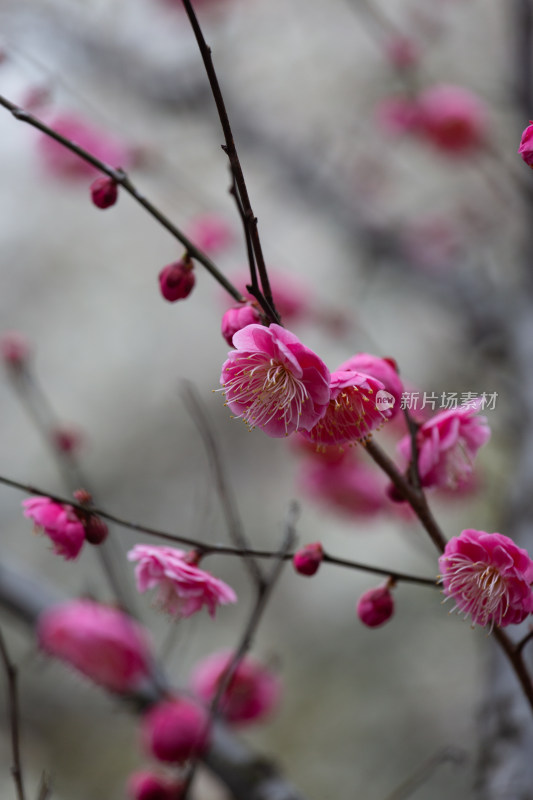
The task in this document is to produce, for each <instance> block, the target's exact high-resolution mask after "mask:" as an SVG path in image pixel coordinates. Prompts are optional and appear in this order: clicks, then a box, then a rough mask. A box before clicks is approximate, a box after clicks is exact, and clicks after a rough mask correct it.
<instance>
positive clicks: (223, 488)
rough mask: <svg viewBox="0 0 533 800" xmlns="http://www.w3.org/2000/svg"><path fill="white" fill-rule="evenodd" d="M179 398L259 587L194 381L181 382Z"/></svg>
mask: <svg viewBox="0 0 533 800" xmlns="http://www.w3.org/2000/svg"><path fill="white" fill-rule="evenodd" d="M182 397H183V399H184V401H185V405H186V406H187V410H188V412H189V414H190V415H191V417H192V419H193V421H194V423H195V425H196V428H197V429H198V433H199V434H200V436H201V438H202V441H203V443H204V447H205V450H206V453H207V458H208V461H209V466H210V468H211V470H212V472H213V478H214V481H215V487H216V490H217V493H218V496H219V498H220V503H221V505H222V510H223V512H224V517H225V518H226V526H227V529H228V535H229V537H230V539H231V540H232V541H233V543H234V544H235V546H236V547H238V548H239V549H240V550H241V551H242V552H243V554H244V555H243V558H244V563H245V565H246V567H247V569H248V572H249V573H250V575H251V578H252V580H253V582H254V583H255V585H256V586H257V588H258V589H259V590H261V588H262V587H263V586H264V583H265V577H264V575H263V572H262V570H261V568H260V566H259V564H257V562H256V561H255V559H254V558H253V556H251V555H250V554H249V552H248V551H249V550H250V549H251V548H250V543H249V542H248V540H247V538H246V534H245V532H244V526H243V524H242V520H241V517H240V514H239V510H238V507H237V501H236V499H235V495H234V493H233V490H232V488H231V485H230V483H229V481H228V480H227V479H226V471H225V469H224V466H223V464H222V458H221V456H220V452H219V449H218V445H217V442H216V439H215V435H214V433H213V431H212V429H211V426H210V424H209V420H208V418H207V414H206V411H205V408H204V406H203V403H202V399H201V397H200V395H199V394H198V391H197V390H196V388H195V387H194V386H193V384H192V383H190V382H188V381H184V382H183V384H182Z"/></svg>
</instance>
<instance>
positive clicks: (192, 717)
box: [141, 697, 209, 764]
mask: <svg viewBox="0 0 533 800" xmlns="http://www.w3.org/2000/svg"><path fill="white" fill-rule="evenodd" d="M141 735H142V740H143V743H144V747H145V749H146V750H147V752H149V753H150V754H151V755H153V756H155V758H157V759H158V760H159V761H164V762H168V763H176V764H182V763H183V762H185V761H187V760H188V759H189V758H193V757H194V758H195V757H198V756H201V755H202V753H204V752H205V750H206V749H207V746H208V744H209V715H208V713H207V711H206V710H205V709H204V708H203V707H202V706H200V705H198V703H196V702H194V701H193V700H190V699H189V698H187V697H175V698H172V699H170V700H164V701H163V702H161V703H158V704H157V705H156V706H154V707H153V708H151V709H150V711H148V713H147V714H145V715H144V717H143V719H142V723H141Z"/></svg>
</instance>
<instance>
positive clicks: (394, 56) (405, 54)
mask: <svg viewBox="0 0 533 800" xmlns="http://www.w3.org/2000/svg"><path fill="white" fill-rule="evenodd" d="M386 55H387V58H388V59H389V61H390V63H391V65H392V66H393V67H396V69H399V70H407V69H412V68H413V67H417V66H418V63H419V61H420V51H419V48H418V46H417V44H416V42H414V41H413V40H412V39H409V38H408V37H407V36H394V37H393V38H391V39H389V41H388V42H387V45H386Z"/></svg>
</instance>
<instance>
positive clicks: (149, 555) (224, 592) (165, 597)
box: [128, 544, 237, 617]
mask: <svg viewBox="0 0 533 800" xmlns="http://www.w3.org/2000/svg"><path fill="white" fill-rule="evenodd" d="M128 559H129V560H130V561H138V564H137V566H136V567H135V575H136V578H137V588H138V590H139V592H141V593H144V592H146V591H148V590H149V589H154V588H157V589H158V597H157V600H158V603H159V604H160V605H161V607H162V608H164V609H165V610H166V611H168V612H169V613H170V614H175V615H176V616H178V617H190V616H191V615H192V614H195V613H196V612H197V611H200V610H201V609H202V608H203V606H204V605H205V606H207V610H208V612H209V614H210V615H211V616H212V617H214V616H215V611H216V609H217V606H219V605H227V604H228V603H236V602H237V595H236V594H235V592H234V591H233V589H232V588H231V586H228V585H227V584H226V583H224V582H223V581H221V580H219V579H218V578H215V577H214V576H213V575H211V574H210V573H209V572H206V571H205V570H203V569H200V568H199V567H197V566H196V565H195V564H194V563H193V562H194V558H193V556H192V555H191V554H188V553H186V552H185V551H184V550H178V549H176V548H174V547H160V546H157V545H147V544H138V545H136V546H135V547H134V548H133V549H132V550H130V552H129V553H128Z"/></svg>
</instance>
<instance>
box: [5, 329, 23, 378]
mask: <svg viewBox="0 0 533 800" xmlns="http://www.w3.org/2000/svg"><path fill="white" fill-rule="evenodd" d="M29 355H30V345H29V342H28V340H27V339H26V338H25V337H24V336H23V335H22V334H21V333H19V332H18V331H6V332H5V333H3V334H2V335H1V336H0V356H1V357H2V360H3V362H4V364H5V365H6V366H8V367H13V368H18V369H20V367H23V366H24V364H25V363H26V362H27V361H28V358H29Z"/></svg>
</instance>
